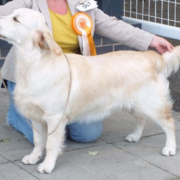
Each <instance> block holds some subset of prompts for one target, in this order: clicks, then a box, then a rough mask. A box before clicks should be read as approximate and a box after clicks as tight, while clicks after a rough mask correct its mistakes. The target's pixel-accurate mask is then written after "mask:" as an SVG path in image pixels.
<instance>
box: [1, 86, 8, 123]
mask: <svg viewBox="0 0 180 180" xmlns="http://www.w3.org/2000/svg"><path fill="white" fill-rule="evenodd" d="M8 104H9V98H8V95H7V93H6V91H5V90H4V89H0V123H5V122H6V114H7V110H8Z"/></svg>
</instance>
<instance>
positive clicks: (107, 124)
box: [100, 111, 180, 143]
mask: <svg viewBox="0 0 180 180" xmlns="http://www.w3.org/2000/svg"><path fill="white" fill-rule="evenodd" d="M173 117H174V118H175V119H177V121H175V126H176V129H177V130H178V129H180V113H177V112H173ZM103 125H104V127H103V134H102V136H101V137H100V139H101V140H103V141H106V142H108V143H116V142H118V141H122V140H125V138H126V136H128V135H129V134H130V133H132V132H133V130H134V128H135V127H136V120H135V118H134V117H133V116H132V115H131V114H130V113H128V112H126V111H122V112H121V113H115V114H113V115H112V116H111V117H109V118H106V119H105V120H104V122H103ZM160 133H163V131H162V129H161V128H160V127H159V126H158V125H157V124H156V123H154V122H153V121H151V120H148V121H147V122H146V125H145V129H144V131H143V137H146V136H150V135H155V134H160Z"/></svg>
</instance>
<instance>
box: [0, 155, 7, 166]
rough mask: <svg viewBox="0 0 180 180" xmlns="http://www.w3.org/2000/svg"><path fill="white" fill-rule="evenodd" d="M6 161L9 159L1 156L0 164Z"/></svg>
mask: <svg viewBox="0 0 180 180" xmlns="http://www.w3.org/2000/svg"><path fill="white" fill-rule="evenodd" d="M6 162H8V160H7V159H5V158H3V157H2V156H0V164H2V163H6Z"/></svg>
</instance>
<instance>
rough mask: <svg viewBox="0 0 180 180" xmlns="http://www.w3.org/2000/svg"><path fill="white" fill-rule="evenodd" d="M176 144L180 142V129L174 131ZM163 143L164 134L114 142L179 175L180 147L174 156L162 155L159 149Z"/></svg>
mask: <svg viewBox="0 0 180 180" xmlns="http://www.w3.org/2000/svg"><path fill="white" fill-rule="evenodd" d="M176 137H177V146H178V145H179V144H180V131H176ZM164 144H165V134H162V135H156V136H151V137H146V138H142V139H141V140H140V142H138V143H128V142H125V141H122V142H118V143H116V146H117V147H119V148H121V149H123V150H125V151H126V152H128V153H130V154H132V155H134V156H136V157H138V158H140V159H142V160H144V161H146V162H149V163H150V164H152V165H154V166H156V167H158V168H160V169H163V170H165V171H167V172H171V174H173V175H175V176H177V177H180V171H179V164H180V149H179V148H178V149H177V154H176V155H175V156H169V157H167V156H162V155H161V151H162V148H163V147H164Z"/></svg>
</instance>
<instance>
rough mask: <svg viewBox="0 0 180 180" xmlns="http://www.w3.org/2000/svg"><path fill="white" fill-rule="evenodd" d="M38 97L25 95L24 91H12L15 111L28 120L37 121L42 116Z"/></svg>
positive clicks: (42, 112)
mask: <svg viewBox="0 0 180 180" xmlns="http://www.w3.org/2000/svg"><path fill="white" fill-rule="evenodd" d="M40 99H41V98H40V97H38V96H36V95H32V94H29V93H27V92H26V91H18V90H15V91H14V100H15V104H16V106H17V109H18V110H19V111H20V112H21V114H22V115H23V116H25V117H26V118H28V119H31V120H36V121H39V120H40V119H42V117H43V115H44V110H43V108H42V107H41V104H40V103H38V102H40Z"/></svg>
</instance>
